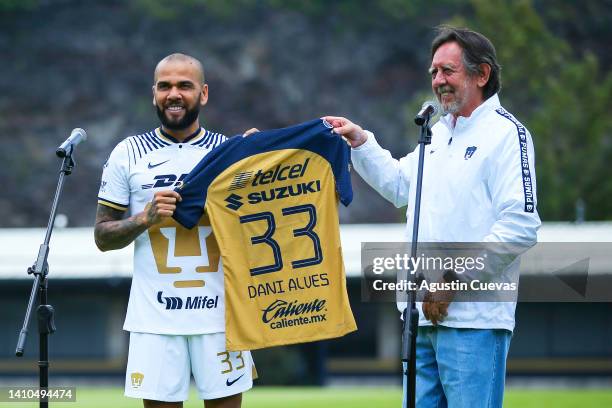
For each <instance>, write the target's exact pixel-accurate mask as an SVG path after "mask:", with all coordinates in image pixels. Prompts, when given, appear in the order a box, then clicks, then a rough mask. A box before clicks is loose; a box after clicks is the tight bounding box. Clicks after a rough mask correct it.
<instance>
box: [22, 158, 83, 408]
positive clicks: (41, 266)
mask: <svg viewBox="0 0 612 408" xmlns="http://www.w3.org/2000/svg"><path fill="white" fill-rule="evenodd" d="M72 152H73V146H70V147H69V148H68V149H67V150H66V151H65V152H64V154H63V155H61V156H60V155H59V154H58V156H60V157H63V160H62V166H61V168H60V175H59V180H58V183H57V189H56V190H55V197H54V198H53V204H52V205H51V215H50V216H49V223H48V224H47V232H46V234H45V239H44V241H43V243H42V244H41V245H40V248H39V250H38V256H37V257H36V261H35V263H34V265H33V266H31V267H29V268H28V274H31V275H34V282H33V284H32V291H31V293H30V300H29V302H28V307H27V310H26V315H25V320H24V322H23V327H22V329H21V331H20V332H19V339H18V340H17V349H16V350H15V355H16V356H17V357H23V350H24V348H25V342H26V337H27V334H28V326H29V325H30V317H31V314H32V308H33V306H34V300H35V297H36V293H38V300H39V302H38V303H39V304H38V307H37V309H36V315H37V320H38V334H39V349H38V350H39V361H38V367H39V386H40V388H41V389H45V390H46V389H47V387H48V386H49V343H48V336H49V334H53V333H54V332H55V321H54V313H55V311H54V309H53V306H51V305H48V304H47V274H48V273H49V265H48V263H47V258H48V256H49V241H50V240H51V233H52V232H53V224H54V223H55V215H56V213H57V205H58V202H59V198H60V195H61V193H62V189H63V187H64V177H65V176H68V175H70V174H71V173H72V169H73V168H74V165H75V163H74V160H73V159H72ZM39 406H40V408H47V407H48V406H49V402H48V397H47V395H43V394H41V397H40V399H39Z"/></svg>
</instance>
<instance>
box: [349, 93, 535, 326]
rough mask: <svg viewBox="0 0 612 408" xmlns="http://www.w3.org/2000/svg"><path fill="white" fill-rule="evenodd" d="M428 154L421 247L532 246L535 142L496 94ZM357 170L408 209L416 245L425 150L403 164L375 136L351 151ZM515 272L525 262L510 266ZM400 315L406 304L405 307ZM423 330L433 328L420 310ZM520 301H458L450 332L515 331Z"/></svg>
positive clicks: (441, 127) (436, 130)
mask: <svg viewBox="0 0 612 408" xmlns="http://www.w3.org/2000/svg"><path fill="white" fill-rule="evenodd" d="M432 132H433V136H432V142H431V144H430V145H428V146H426V147H425V166H424V172H423V188H422V198H421V215H420V223H419V242H521V243H525V244H528V245H533V244H535V242H536V232H537V229H538V228H539V226H540V218H539V216H538V213H537V210H536V204H537V201H536V178H535V165H534V158H535V157H534V150H533V142H532V140H531V135H530V134H529V132H528V131H527V129H526V128H525V127H524V126H523V125H522V124H521V123H520V122H518V121H517V120H516V119H515V118H514V116H512V115H511V114H510V113H508V112H507V111H506V110H505V109H504V108H502V107H501V105H500V102H499V98H498V96H497V94H496V95H493V96H492V97H490V98H489V99H487V100H486V101H485V102H484V103H483V104H481V105H480V106H479V107H478V108H477V109H475V110H474V111H473V112H472V114H471V116H470V117H468V118H465V117H459V118H458V119H457V122H456V125H455V127H454V128H453V127H452V115H450V114H449V115H446V116H444V117H442V118H441V119H440V120H439V121H438V122H437V123H436V124H435V125H434V126H433V127H432ZM351 159H352V162H353V166H354V168H355V169H356V170H357V172H358V173H359V174H360V175H361V177H363V179H364V180H365V181H366V182H367V183H368V184H369V185H370V186H372V187H373V188H374V189H375V190H376V191H378V192H379V193H380V194H381V195H382V196H383V197H385V198H386V199H387V200H389V201H390V202H391V203H393V204H394V205H395V206H396V207H403V206H405V205H408V208H407V211H406V217H407V221H406V235H405V237H406V240H407V241H410V240H411V239H412V226H413V215H414V202H415V193H416V184H417V183H416V179H417V169H418V146H417V148H416V149H415V150H414V151H413V152H412V153H410V154H408V155H407V156H405V157H403V158H401V159H400V160H396V159H394V158H393V157H391V154H390V153H389V151H387V150H385V149H383V148H382V147H380V145H379V144H378V143H377V141H376V139H375V137H374V135H373V134H372V133H369V135H368V139H367V141H366V142H365V143H364V144H363V145H361V146H359V147H357V148H355V149H352V154H351ZM510 268H516V272H517V273H516V275H515V276H517V277H518V268H519V259H518V258H517V259H516V260H515V262H513V263H512V264H511V265H510ZM398 307H399V308H400V310H403V309H404V308H405V304H398ZM417 307H418V309H419V314H420V318H419V325H431V322H430V321H428V320H426V319H425V317H424V315H423V312H422V308H421V304H417ZM515 308H516V303H515V302H454V303H451V305H450V306H449V309H448V316H447V317H446V319H445V320H444V321H443V322H442V323H441V324H442V325H444V326H448V327H458V328H481V329H507V330H513V329H514V312H515Z"/></svg>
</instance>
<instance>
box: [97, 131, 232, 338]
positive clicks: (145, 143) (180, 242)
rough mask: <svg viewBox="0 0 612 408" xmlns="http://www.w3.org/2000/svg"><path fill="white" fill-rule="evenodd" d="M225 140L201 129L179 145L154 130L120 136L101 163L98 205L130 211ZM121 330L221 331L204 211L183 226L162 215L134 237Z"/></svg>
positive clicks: (217, 273) (216, 258) (212, 244)
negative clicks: (195, 222) (193, 222)
mask: <svg viewBox="0 0 612 408" xmlns="http://www.w3.org/2000/svg"><path fill="white" fill-rule="evenodd" d="M225 140H226V137H225V136H223V135H221V134H218V133H213V132H210V131H207V130H204V129H200V130H199V131H197V132H196V133H194V134H193V135H192V136H190V137H189V138H187V139H186V140H185V141H184V142H178V141H177V140H176V139H174V138H172V137H171V136H170V135H167V134H165V132H163V131H162V130H161V129H160V128H157V129H155V130H153V131H151V132H148V133H144V134H141V135H137V136H131V137H128V138H126V139H124V140H123V141H122V142H120V143H119V144H118V145H117V146H116V147H115V149H114V150H113V151H112V153H111V155H110V157H109V159H108V161H107V162H106V164H105V165H104V171H103V173H102V183H101V186H100V192H99V194H98V203H99V204H102V205H105V206H109V207H112V208H115V209H118V210H122V211H127V210H129V214H130V215H134V214H137V213H139V212H141V211H143V210H144V208H145V206H146V205H147V204H148V203H149V202H150V201H151V200H152V198H153V194H154V193H155V192H156V191H160V190H172V189H174V188H176V187H177V186H178V185H180V183H182V180H183V178H184V177H186V176H187V174H188V173H189V172H190V171H191V169H192V168H193V167H194V166H195V165H196V164H197V163H198V162H199V161H200V160H201V159H202V158H203V157H204V156H205V155H206V154H207V153H209V152H210V151H211V150H212V149H213V148H214V147H215V146H217V145H219V144H221V143H222V142H223V141H225ZM123 329H124V330H127V331H130V332H142V333H157V334H173V335H181V334H182V335H189V334H205V333H216V332H223V331H225V305H224V292H223V269H222V265H221V261H220V254H219V249H218V246H217V243H216V240H215V238H214V236H213V235H212V229H211V227H210V222H209V220H208V218H207V217H206V216H203V217H202V219H200V222H199V223H198V227H197V228H193V229H191V230H187V229H185V228H183V227H182V226H180V225H179V224H177V223H176V221H174V219H172V218H168V219H167V220H166V221H164V222H163V223H161V224H158V225H156V226H154V227H151V228H149V230H147V231H146V232H144V233H142V234H140V235H139V236H138V237H137V238H136V240H135V242H134V274H133V277H132V287H131V291H130V300H129V304H128V310H127V315H126V319H125V324H124V326H123Z"/></svg>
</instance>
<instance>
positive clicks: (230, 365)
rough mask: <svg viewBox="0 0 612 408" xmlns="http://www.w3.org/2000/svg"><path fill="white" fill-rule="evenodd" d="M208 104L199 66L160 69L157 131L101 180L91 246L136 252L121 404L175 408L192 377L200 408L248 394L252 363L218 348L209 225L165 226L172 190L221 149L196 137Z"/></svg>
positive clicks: (204, 133)
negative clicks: (133, 402)
mask: <svg viewBox="0 0 612 408" xmlns="http://www.w3.org/2000/svg"><path fill="white" fill-rule="evenodd" d="M207 100H208V85H207V84H206V83H205V82H204V70H203V68H202V64H201V63H200V61H198V60H197V59H195V58H193V57H190V56H188V55H184V54H172V55H169V56H167V57H166V58H164V59H162V60H161V61H160V62H159V64H158V65H157V67H156V69H155V76H154V85H153V105H154V106H155V108H156V110H157V116H158V117H159V120H160V122H161V126H160V127H158V128H156V129H154V130H152V131H149V132H146V133H143V134H140V135H136V136H130V137H128V138H126V139H124V140H123V141H122V142H120V143H119V144H118V145H117V146H116V147H115V149H114V150H113V151H112V153H111V155H110V157H109V159H108V161H107V162H106V164H105V165H104V170H103V174H102V183H101V187H100V192H99V196H98V210H97V215H96V224H95V240H96V245H97V246H98V248H100V249H101V250H102V251H108V250H113V249H119V248H123V247H125V246H127V245H128V244H130V243H131V242H132V241H134V243H135V245H134V274H133V278H132V287H131V291H130V299H129V304H128V310H127V314H126V319H125V324H124V327H123V328H124V330H127V331H129V332H130V347H129V356H128V364H127V372H126V381H125V394H126V396H129V397H134V398H142V399H143V401H144V406H145V407H155V408H160V407H163V408H166V407H182V406H183V401H185V400H186V399H187V397H188V392H189V383H190V377H191V374H192V373H193V376H194V379H195V383H196V386H197V389H198V394H199V396H200V398H201V399H203V400H204V402H205V407H207V408H211V407H213V408H235V407H240V405H241V400H242V394H241V393H242V392H244V391H246V390H248V389H250V388H251V387H252V360H251V355H250V353H249V352H248V351H244V352H228V351H227V350H226V348H225V333H224V331H225V307H224V290H223V270H222V265H221V263H220V254H219V248H218V246H217V242H216V240H215V237H214V235H213V234H212V229H211V227H210V220H209V219H208V218H207V216H204V217H202V218H201V219H200V221H199V223H198V226H197V227H196V228H194V229H192V230H187V229H185V228H183V227H182V226H180V225H179V224H177V223H176V222H175V221H174V220H173V219H172V214H173V212H174V210H175V208H176V203H177V201H180V200H181V197H180V195H179V194H178V193H176V192H175V191H174V188H176V187H177V186H179V185H180V183H181V182H182V180H183V178H184V177H185V176H186V175H187V174H188V173H189V171H190V170H191V169H192V168H193V167H194V166H195V165H196V164H197V163H198V162H199V161H200V160H201V159H202V158H203V157H204V156H205V155H206V154H207V153H209V152H210V151H211V150H212V149H213V148H214V147H215V146H217V145H219V144H220V143H222V142H223V141H224V140H225V136H223V135H221V134H219V133H214V132H211V131H209V130H205V129H203V128H201V127H200V123H199V113H200V109H201V108H202V107H203V106H205V105H206V102H207ZM126 213H127V216H124V215H125V214H126Z"/></svg>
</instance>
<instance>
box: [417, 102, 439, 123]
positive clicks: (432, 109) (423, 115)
mask: <svg viewBox="0 0 612 408" xmlns="http://www.w3.org/2000/svg"><path fill="white" fill-rule="evenodd" d="M437 113H438V104H437V103H436V102H435V101H427V102H425V103H424V104H423V106H422V107H421V110H420V111H419V113H417V115H416V116H415V117H414V123H416V124H417V125H419V126H423V124H424V123H425V122H426V121H428V120H429V119H430V118H431V117H432V116H435V115H436V114H437Z"/></svg>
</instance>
